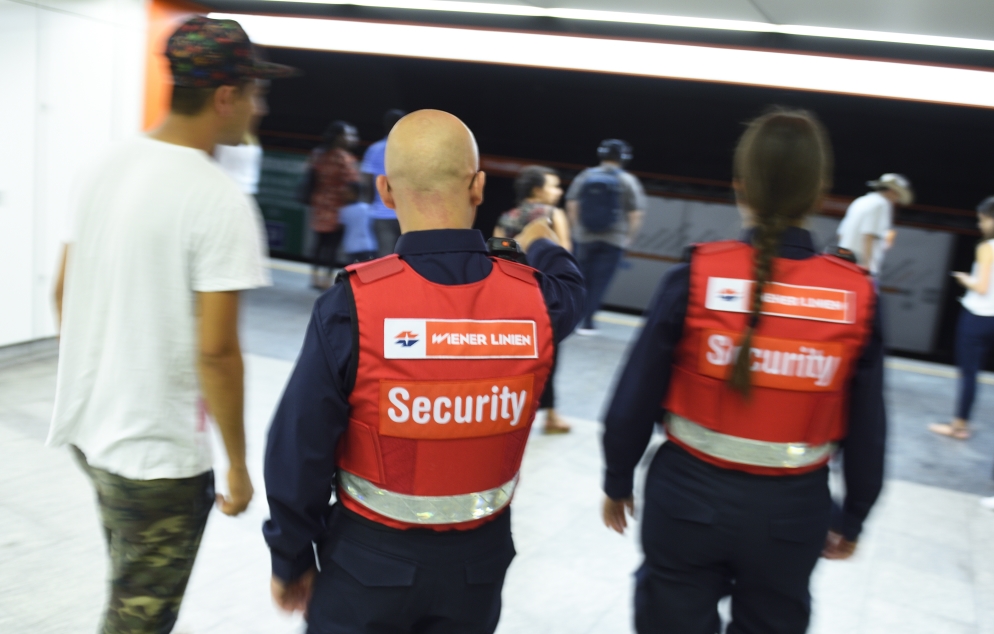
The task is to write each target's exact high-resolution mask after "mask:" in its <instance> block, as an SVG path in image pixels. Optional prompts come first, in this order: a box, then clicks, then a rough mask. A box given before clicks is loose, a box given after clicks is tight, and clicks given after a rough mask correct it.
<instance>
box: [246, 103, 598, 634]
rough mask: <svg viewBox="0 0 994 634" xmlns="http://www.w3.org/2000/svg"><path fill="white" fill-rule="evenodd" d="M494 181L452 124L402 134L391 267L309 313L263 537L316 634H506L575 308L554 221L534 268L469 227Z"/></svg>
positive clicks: (427, 120)
mask: <svg viewBox="0 0 994 634" xmlns="http://www.w3.org/2000/svg"><path fill="white" fill-rule="evenodd" d="M485 179H486V175H485V174H484V173H483V172H481V171H479V158H478V153H477V148H476V143H475V141H474V139H473V135H472V133H471V132H470V130H469V129H468V128H467V127H466V126H465V125H464V124H463V123H462V122H461V121H460V120H459V119H457V118H456V117H454V116H452V115H450V114H447V113H444V112H439V111H433V110H422V111H418V112H414V113H412V114H410V115H407V116H406V117H404V118H403V119H401V120H400V121H399V122H398V123H397V125H396V126H395V127H394V128H393V130H392V132H391V133H390V135H389V137H388V141H387V146H386V175H384V176H379V177H378V178H377V183H376V185H377V189H378V191H379V193H380V195H381V196H382V198H383V201H384V203H385V204H386V205H387V206H388V207H390V208H393V209H395V210H396V211H397V218H398V220H399V221H400V225H401V231H402V235H401V237H400V240H399V241H398V242H397V247H396V251H395V253H394V254H392V255H389V256H386V257H384V258H381V259H379V260H373V261H371V262H366V263H362V264H357V265H353V266H351V267H349V269H348V272H347V275H346V276H345V277H344V279H342V280H340V281H339V283H338V284H336V285H335V286H333V287H332V288H331V289H330V290H329V291H328V292H327V293H326V294H324V295H323V296H321V297H320V298H319V299H318V301H317V303H316V304H315V307H314V313H313V316H312V319H311V323H310V325H309V327H308V331H307V335H306V338H305V341H304V345H303V349H302V351H301V355H300V358H299V360H298V362H297V366H296V368H295V369H294V371H293V374H292V376H291V378H290V380H289V383H288V385H287V387H286V391H285V393H284V395H283V398H282V401H281V403H280V405H279V407H278V409H277V411H276V414H275V417H274V419H273V423H272V427H271V429H270V432H269V442H268V446H267V448H266V466H265V479H266V490H267V497H268V500H269V508H270V514H271V517H270V519H269V520H268V521H267V522H266V523H265V526H264V529H263V532H264V534H265V537H266V541H267V542H268V544H269V547H270V550H271V552H272V560H273V577H272V591H273V597H274V599H275V601H276V602H277V604H278V605H280V606H281V607H282V608H284V609H286V610H291V611H293V610H306V614H307V619H308V632H311V633H320V632H336V633H339V632H356V633H359V632H424V633H436V632H437V633H442V632H467V633H475V632H480V633H485V632H493V631H494V629H495V628H496V627H497V621H498V618H499V616H500V606H501V601H500V594H501V587H502V585H503V581H504V575H505V572H506V570H507V567H508V565H509V564H510V562H511V559H512V557H513V556H514V547H513V544H512V541H511V531H510V509H509V503H510V499H511V496H512V495H513V493H514V489H515V486H516V485H517V481H518V469H519V468H520V465H521V458H522V454H523V451H524V447H525V443H526V441H527V439H528V434H529V428H530V426H531V423H532V420H533V417H534V415H535V411H536V409H537V407H538V399H539V396H540V395H541V394H542V389H543V387H544V384H545V382H546V380H547V377H548V375H549V370H550V367H551V364H552V354H553V346H554V345H555V343H556V342H558V341H559V340H561V339H562V338H563V337H565V336H566V335H567V334H569V333H570V332H571V331H572V330H573V328H574V326H575V325H576V322H577V321H578V320H579V318H580V314H581V311H582V307H583V295H584V293H583V280H582V277H581V276H580V273H579V271H578V269H577V266H576V263H575V261H574V260H573V258H572V256H570V254H569V253H568V252H567V251H566V250H565V249H563V248H562V247H560V246H558V244H557V243H556V237H555V234H554V233H553V232H552V230H551V228H550V227H549V226H548V224H547V223H543V222H537V223H533V224H532V225H529V226H528V227H526V228H525V230H524V231H523V232H522V233H521V234H520V235H519V236H518V244H519V245H520V246H521V248H522V249H523V250H524V251H525V252H526V253H527V262H528V264H527V265H525V264H521V263H518V262H513V261H510V260H509V259H505V258H499V257H493V256H491V255H490V254H489V253H488V251H487V248H486V245H485V243H484V241H483V237H482V236H481V235H480V233H479V232H478V231H475V230H472V229H471V227H472V225H473V221H474V217H475V213H476V207H477V206H478V205H479V204H480V203H481V202H482V200H483V189H484V184H485ZM332 494H334V495H335V497H336V498H337V500H336V502H335V503H334V504H332V505H330V506H329V504H328V503H329V500H330V499H331V496H332ZM312 543H315V544H316V545H317V549H316V550H317V560H318V562H319V563H320V567H319V568H318V566H317V562H316V561H315V555H314V551H313V550H312ZM318 570H320V572H318Z"/></svg>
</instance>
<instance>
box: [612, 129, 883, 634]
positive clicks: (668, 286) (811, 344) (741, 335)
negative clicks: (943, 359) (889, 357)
mask: <svg viewBox="0 0 994 634" xmlns="http://www.w3.org/2000/svg"><path fill="white" fill-rule="evenodd" d="M830 157H831V150H830V148H829V145H828V139H827V137H826V136H825V134H824V131H823V130H822V128H821V125H820V124H819V123H818V122H817V121H816V120H814V118H813V117H812V116H811V115H808V114H806V113H803V112H797V111H775V112H772V113H770V114H767V115H764V116H762V117H760V118H758V119H756V120H755V121H753V122H752V123H751V124H750V125H749V127H748V129H747V130H746V132H745V134H744V135H743V137H742V139H741V140H740V141H739V145H738V148H737V149H736V152H735V162H734V173H735V186H736V196H737V198H738V203H739V208H740V210H741V211H742V214H743V220H744V221H745V223H744V224H745V226H746V227H748V229H747V231H746V233H745V235H744V236H743V241H742V242H736V241H726V242H712V243H709V244H701V245H697V247H696V248H695V249H694V250H693V251H692V252H691V255H690V256H689V262H688V263H686V264H681V265H678V266H676V267H674V268H673V269H671V270H670V271H669V272H668V273H667V274H666V276H665V277H664V278H663V280H662V282H661V284H660V287H659V289H658V290H657V292H656V295H655V299H654V300H653V303H652V305H651V306H650V308H649V310H648V313H647V317H646V324H645V327H644V328H643V330H642V333H641V334H640V335H639V340H638V342H637V343H636V344H635V345H634V346H632V348H631V353H630V356H629V359H628V361H627V363H626V366H625V369H624V372H623V374H622V376H621V379H620V380H619V381H618V387H617V389H616V391H615V394H614V397H613V399H612V401H611V405H610V408H609V410H608V413H607V418H606V420H605V429H604V436H603V442H604V456H605V461H606V470H605V476H604V491H605V493H606V494H607V497H606V499H605V500H604V523H605V524H606V525H607V526H609V527H611V528H613V529H614V530H616V531H618V532H619V533H620V532H623V531H624V529H625V527H626V524H627V522H626V518H625V512H626V510H627V511H629V512H631V511H632V509H633V505H634V500H633V498H632V479H633V472H634V470H635V466H636V465H637V464H638V462H639V461H640V460H641V458H642V455H643V453H644V451H645V449H646V446H647V445H648V443H649V439H650V438H651V436H652V431H653V427H654V425H655V423H657V422H659V421H665V425H666V434H667V442H665V443H664V444H663V445H662V447H660V449H659V450H658V451H657V452H656V454H655V456H654V458H653V460H652V463H651V466H650V467H649V473H648V476H647V480H646V484H645V500H644V508H643V509H642V514H641V516H642V522H641V524H642V526H641V530H642V546H643V551H644V553H645V560H644V562H643V564H642V566H641V567H640V568H639V570H638V572H637V573H636V589H635V624H636V629H637V630H638V632H640V633H641V634H646V633H649V632H679V633H680V634H714V633H715V632H718V631H720V623H719V619H718V611H717V604H718V601H719V600H720V599H721V598H722V596H724V595H726V594H728V593H729V591H730V593H731V595H732V622H731V624H730V625H729V626H728V629H727V632H728V633H729V634H743V633H745V632H763V634H800V633H801V632H804V631H805V630H806V629H807V627H808V621H809V619H810V613H811V596H810V594H809V592H808V581H809V577H810V575H811V571H812V570H813V568H814V566H815V563H816V562H817V561H818V557H819V555H822V556H824V557H826V558H830V559H845V558H847V557H849V556H850V555H851V554H852V553H853V551H854V550H855V548H856V540H857V537H858V536H859V533H860V530H861V528H862V525H863V521H864V520H865V519H866V516H867V514H868V513H869V511H870V508H871V507H872V506H873V504H874V502H875V501H876V499H877V495H878V494H879V492H880V487H881V485H882V483H883V462H884V440H885V434H886V429H885V426H886V422H885V412H884V402H883V343H882V339H881V334H880V333H881V329H880V319H879V314H878V313H877V311H876V309H875V308H876V299H877V298H876V293H875V291H874V287H873V282H872V279H871V278H870V276H868V275H867V274H866V272H865V271H864V270H863V269H861V268H859V267H857V266H856V265H854V264H851V263H850V262H847V261H844V260H842V259H841V258H837V257H835V256H830V255H817V254H816V253H815V250H814V244H813V242H812V240H811V234H810V233H808V231H806V230H805V229H803V228H802V227H803V226H804V223H805V221H806V219H807V218H808V217H809V216H810V215H811V214H812V213H814V212H815V210H817V209H818V208H819V206H820V205H821V199H822V196H823V195H824V194H825V192H826V191H827V189H828V187H829V185H830V181H831V172H832V164H831V158H830ZM778 296H780V297H781V298H782V300H783V301H776V302H774V301H772V300H771V299H770V298H771V297H772V298H776V297H778ZM811 298H816V299H818V300H819V302H814V301H807V300H810V299H811ZM826 299H831V300H832V301H827V302H826V301H824V300H826ZM791 300H792V301H791ZM767 302H769V303H767ZM813 306H818V308H812V307H813ZM837 446H839V447H842V448H843V451H844V454H845V455H844V457H845V460H844V465H845V466H844V469H845V479H846V498H845V502H844V505H843V506H842V507H841V508H839V507H837V506H833V504H832V502H831V497H830V496H829V490H828V467H827V463H828V460H829V458H830V457H831V455H832V453H833V451H835V449H836V447H837Z"/></svg>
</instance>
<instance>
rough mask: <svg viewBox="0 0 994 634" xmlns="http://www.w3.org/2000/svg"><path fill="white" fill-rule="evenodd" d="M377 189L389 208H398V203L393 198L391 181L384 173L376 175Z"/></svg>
mask: <svg viewBox="0 0 994 634" xmlns="http://www.w3.org/2000/svg"><path fill="white" fill-rule="evenodd" d="M376 191H378V192H380V198H381V199H382V200H383V204H384V205H385V206H386V207H387V208H388V209H397V203H396V202H394V199H393V191H391V189H390V181H388V180H387V177H386V176H385V175H383V174H380V175H379V176H377V177H376Z"/></svg>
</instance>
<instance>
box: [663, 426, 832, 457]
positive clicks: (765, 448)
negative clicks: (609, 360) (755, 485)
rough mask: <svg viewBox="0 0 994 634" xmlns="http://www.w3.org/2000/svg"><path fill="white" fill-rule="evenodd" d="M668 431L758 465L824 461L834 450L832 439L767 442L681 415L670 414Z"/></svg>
mask: <svg viewBox="0 0 994 634" xmlns="http://www.w3.org/2000/svg"><path fill="white" fill-rule="evenodd" d="M666 433H667V434H668V435H670V436H672V437H673V438H676V439H677V440H679V441H680V442H682V443H684V444H686V445H687V446H689V447H691V448H693V449H696V450H697V451H700V452H701V453H705V454H707V455H709V456H713V457H715V458H720V459H722V460H727V461H729V462H737V463H739V464H747V465H753V466H756V467H774V468H779V469H798V468H800V467H807V466H810V465H813V464H817V463H819V462H822V461H823V460H825V459H826V458H828V457H829V456H830V455H831V454H832V452H833V451H835V447H836V444H835V443H833V442H830V443H826V444H824V445H817V446H814V447H812V446H811V445H808V444H805V443H802V442H764V441H762V440H752V439H750V438H739V437H738V436H729V435H727V434H721V433H718V432H716V431H712V430H710V429H708V428H707V427H702V426H700V425H698V424H697V423H695V422H693V421H690V420H687V419H686V418H684V417H682V416H677V415H676V414H670V415H669V417H668V418H667V420H666Z"/></svg>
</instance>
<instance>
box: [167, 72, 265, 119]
mask: <svg viewBox="0 0 994 634" xmlns="http://www.w3.org/2000/svg"><path fill="white" fill-rule="evenodd" d="M252 81H253V80H251V79H250V80H247V81H244V82H242V83H241V84H239V85H238V86H237V88H238V92H239V93H241V92H242V91H244V90H245V89H246V88H248V86H249V84H250V83H252ZM218 88H220V86H213V87H211V88H189V87H187V86H173V92H172V94H171V95H170V97H169V111H170V112H172V113H173V114H180V115H185V116H187V117H195V116H197V115H198V114H200V113H201V112H203V110H204V108H206V107H207V104H208V102H210V100H211V99H213V98H214V93H215V91H217V89H218Z"/></svg>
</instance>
